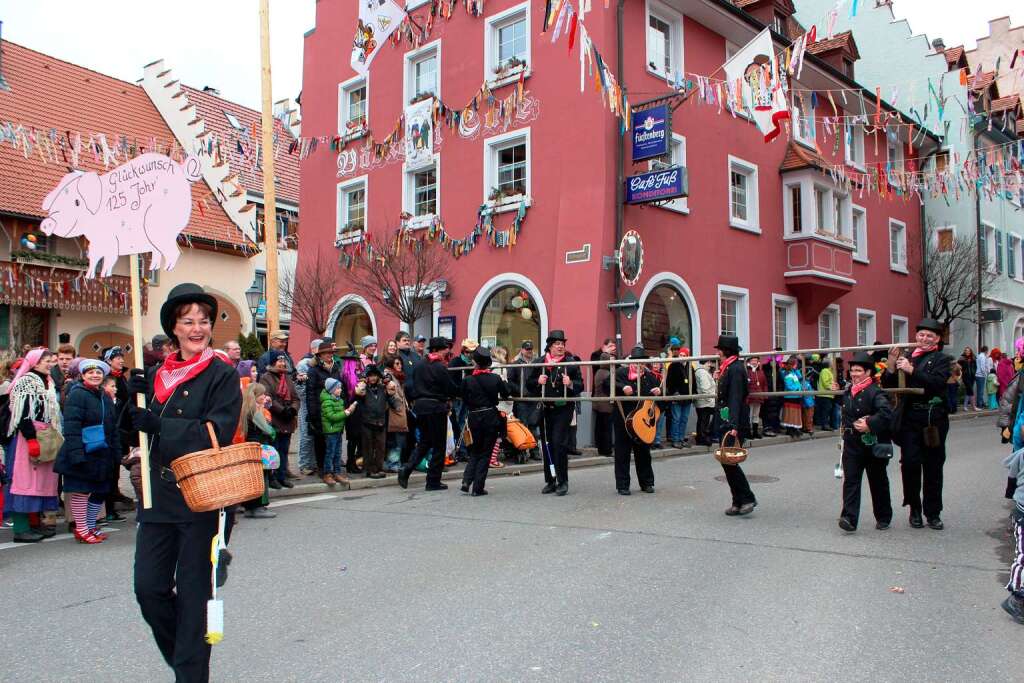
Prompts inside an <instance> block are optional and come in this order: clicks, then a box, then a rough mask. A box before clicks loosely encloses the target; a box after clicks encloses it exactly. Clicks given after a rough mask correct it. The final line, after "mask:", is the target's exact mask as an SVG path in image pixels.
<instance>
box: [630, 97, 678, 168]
mask: <svg viewBox="0 0 1024 683" xmlns="http://www.w3.org/2000/svg"><path fill="white" fill-rule="evenodd" d="M671 130H672V128H671V125H670V118H669V111H668V105H667V104H661V105H658V106H657V107H651V108H650V109H644V110H643V111H635V112H633V161H634V162H637V161H643V160H644V159H653V158H654V157H660V156H664V155H666V154H668V153H669V140H670V139H671V133H670V131H671Z"/></svg>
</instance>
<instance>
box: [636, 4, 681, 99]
mask: <svg viewBox="0 0 1024 683" xmlns="http://www.w3.org/2000/svg"><path fill="white" fill-rule="evenodd" d="M645 4H646V11H645V12H644V59H645V60H646V61H645V65H646V68H647V72H648V73H650V74H653V75H654V76H656V77H658V78H660V79H663V80H673V79H675V75H676V74H677V73H678V74H680V75H682V74H685V73H686V69H685V61H684V59H683V15H682V14H680V13H679V12H676V11H675V10H673V9H671V8H670V7H669V6H668V5H666V4H664V3H663V2H660V1H659V0H646V3H645ZM652 16H653V17H655V18H656V19H658V20H660V21H662V22H663V23H665V24H668V26H669V29H670V36H669V43H670V52H669V60H670V62H669V68H670V69H671V72H672V73H665V67H664V65H663V64H657V65H656V66H655V67H652V66H651V63H652V62H653V61H654V60H653V58H652V55H651V38H650V33H651V17H652Z"/></svg>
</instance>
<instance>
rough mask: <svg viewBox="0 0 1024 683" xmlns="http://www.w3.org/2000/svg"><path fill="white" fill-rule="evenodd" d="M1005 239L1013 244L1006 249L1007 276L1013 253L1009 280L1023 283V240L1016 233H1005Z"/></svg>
mask: <svg viewBox="0 0 1024 683" xmlns="http://www.w3.org/2000/svg"><path fill="white" fill-rule="evenodd" d="M1006 239H1007V240H1008V241H1009V240H1012V241H1013V243H1014V246H1013V247H1010V246H1007V247H1006V256H1005V260H1006V266H1007V269H1006V272H1007V275H1009V272H1010V269H1009V265H1010V261H1009V259H1010V252H1011V251H1012V252H1013V278H1011V279H1012V280H1014V281H1015V282H1024V258H1022V257H1024V238H1022V237H1021V236H1020V235H1018V234H1017V233H1013V232H1007V233H1006ZM1016 338H1017V337H1014V339H1016Z"/></svg>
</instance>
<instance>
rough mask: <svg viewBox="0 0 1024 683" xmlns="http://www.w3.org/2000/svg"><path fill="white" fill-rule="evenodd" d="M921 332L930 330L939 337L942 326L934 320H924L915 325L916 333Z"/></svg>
mask: <svg viewBox="0 0 1024 683" xmlns="http://www.w3.org/2000/svg"><path fill="white" fill-rule="evenodd" d="M921 330H931V331H932V332H934V333H935V334H939V335H941V334H942V325H940V324H939V323H938V321H937V320H935V319H934V318H924V319H923V320H921V322H919V323H918V324H917V328H916V331H918V332H920V331H921Z"/></svg>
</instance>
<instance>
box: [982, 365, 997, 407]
mask: <svg viewBox="0 0 1024 683" xmlns="http://www.w3.org/2000/svg"><path fill="white" fill-rule="evenodd" d="M985 393H986V395H987V396H988V409H989V410H998V409H999V397H998V393H999V377H998V376H997V375H996V369H995V368H992V369H991V370H989V373H988V377H986V378H985Z"/></svg>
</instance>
